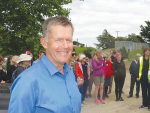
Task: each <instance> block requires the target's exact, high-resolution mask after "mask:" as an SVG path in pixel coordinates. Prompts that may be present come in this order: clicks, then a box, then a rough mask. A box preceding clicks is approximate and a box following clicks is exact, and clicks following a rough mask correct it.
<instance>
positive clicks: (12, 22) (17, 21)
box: [0, 0, 72, 56]
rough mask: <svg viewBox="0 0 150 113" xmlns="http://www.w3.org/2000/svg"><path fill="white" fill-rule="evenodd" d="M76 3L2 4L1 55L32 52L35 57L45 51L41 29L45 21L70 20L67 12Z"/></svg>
mask: <svg viewBox="0 0 150 113" xmlns="http://www.w3.org/2000/svg"><path fill="white" fill-rule="evenodd" d="M71 2H72V0H43V1H42V2H41V1H39V0H9V1H7V0H1V1H0V12H1V13H0V54H1V55H3V56H6V55H8V54H12V55H15V54H16V55H19V54H21V53H24V52H25V51H26V50H30V51H31V52H32V53H33V54H34V55H38V54H37V53H38V51H39V50H40V49H43V48H42V46H41V45H40V37H41V33H42V29H41V26H42V24H43V22H44V18H45V17H50V16H57V15H58V16H61V15H63V16H66V17H68V15H69V13H70V9H65V8H63V5H64V4H68V3H71Z"/></svg>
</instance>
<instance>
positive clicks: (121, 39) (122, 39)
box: [115, 37, 125, 41]
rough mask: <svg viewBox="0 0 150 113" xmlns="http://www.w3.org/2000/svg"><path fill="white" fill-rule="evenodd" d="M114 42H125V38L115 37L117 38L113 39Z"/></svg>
mask: <svg viewBox="0 0 150 113" xmlns="http://www.w3.org/2000/svg"><path fill="white" fill-rule="evenodd" d="M115 41H125V38H124V37H117V38H116V39H115Z"/></svg>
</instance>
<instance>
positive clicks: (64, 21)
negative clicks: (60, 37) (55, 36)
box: [42, 16, 74, 42]
mask: <svg viewBox="0 0 150 113" xmlns="http://www.w3.org/2000/svg"><path fill="white" fill-rule="evenodd" d="M53 25H62V26H68V25H70V26H71V28H72V33H73V31H74V28H73V25H72V23H71V22H70V20H69V19H68V18H67V17H64V16H56V17H49V18H48V19H46V20H45V22H44V24H43V25H42V31H43V38H45V40H46V42H48V37H49V34H50V29H51V27H52V26H53Z"/></svg>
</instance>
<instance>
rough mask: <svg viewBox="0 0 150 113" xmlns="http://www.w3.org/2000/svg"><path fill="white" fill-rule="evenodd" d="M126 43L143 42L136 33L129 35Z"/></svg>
mask: <svg viewBox="0 0 150 113" xmlns="http://www.w3.org/2000/svg"><path fill="white" fill-rule="evenodd" d="M126 41H132V42H141V40H140V39H139V36H138V35H136V34H135V33H132V34H129V35H128V36H127V38H126Z"/></svg>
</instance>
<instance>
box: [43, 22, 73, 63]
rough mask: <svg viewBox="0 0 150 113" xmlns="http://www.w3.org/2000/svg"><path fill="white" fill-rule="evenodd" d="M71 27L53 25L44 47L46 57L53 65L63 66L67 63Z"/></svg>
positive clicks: (69, 53)
mask: <svg viewBox="0 0 150 113" xmlns="http://www.w3.org/2000/svg"><path fill="white" fill-rule="evenodd" d="M72 35H73V31H72V28H71V26H62V25H53V26H52V27H51V34H50V35H49V41H48V42H47V45H46V48H45V49H46V56H47V58H48V59H49V60H50V61H51V62H52V63H54V65H64V63H65V62H67V61H68V59H69V57H70V55H71V53H72V49H73V43H72Z"/></svg>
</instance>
